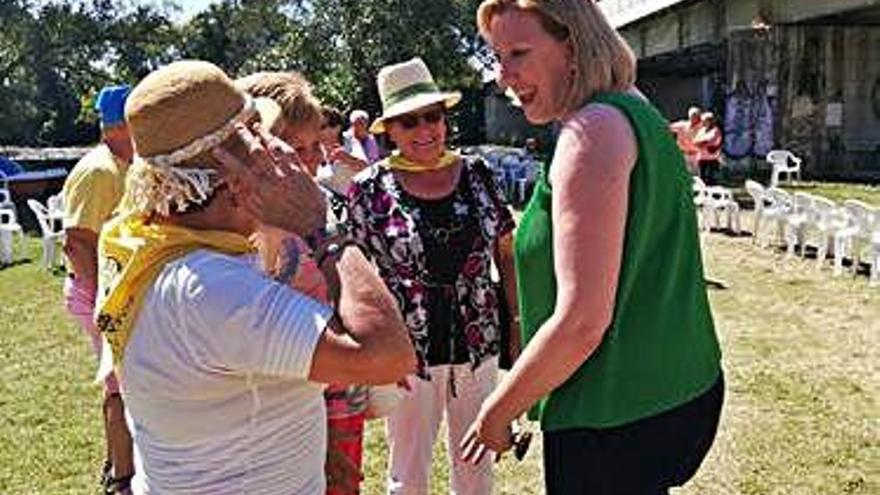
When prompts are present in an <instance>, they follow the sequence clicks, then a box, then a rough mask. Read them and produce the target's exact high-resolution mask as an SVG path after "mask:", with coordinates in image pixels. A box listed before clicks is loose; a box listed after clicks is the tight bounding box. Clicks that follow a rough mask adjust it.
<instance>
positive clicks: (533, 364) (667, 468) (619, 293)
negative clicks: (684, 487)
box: [462, 0, 724, 494]
mask: <svg viewBox="0 0 880 495" xmlns="http://www.w3.org/2000/svg"><path fill="white" fill-rule="evenodd" d="M477 18H478V25H479V29H480V31H481V33H482V35H483V36H484V37H485V38H486V39H487V41H488V42H489V44H490V45H491V47H492V49H493V50H494V51H495V53H496V54H497V55H498V59H499V61H500V67H501V73H500V82H501V84H502V85H504V86H507V87H508V88H510V89H512V90H513V91H514V92H515V94H516V95H517V97H518V98H519V100H520V101H521V102H522V108H523V110H524V112H525V114H526V117H527V118H528V120H529V121H530V122H532V123H535V124H543V123H547V122H551V121H558V122H560V124H561V132H560V136H559V140H558V142H557V147H556V153H555V155H554V158H553V161H552V163H551V164H550V166H549V168H548V169H547V170H546V173H545V175H544V176H543V177H542V178H541V179H540V180H539V182H538V184H537V186H536V191H535V193H534V195H533V196H532V199H531V201H530V203H529V206H528V208H527V209H526V212H525V214H524V216H523V218H522V221H521V223H520V225H519V227H518V229H517V234H516V239H515V243H514V244H515V248H514V252H515V259H516V269H517V279H518V286H519V287H518V290H519V309H520V315H521V318H522V319H521V326H522V332H523V340H524V342H528V343H527V345H526V346H525V347H524V349H523V351H522V354H521V355H520V357H519V359H518V361H517V362H516V363H515V364H514V366H513V369H512V370H511V372H510V373H509V374H508V375H507V376H505V378H504V379H503V380H502V381H501V383H500V384H499V386H498V387H497V388H496V389H495V391H493V393H492V394H491V395H490V396H489V398H488V399H487V400H486V401H485V403H484V404H483V406H482V408H481V410H480V413H479V415H478V416H477V419H476V421H475V422H474V424H473V425H472V427H471V429H470V430H469V433H468V435H467V436H466V438H465V441H464V442H463V443H462V448H463V452H462V455H463V456H464V457H466V458H479V457H480V456H481V455H482V454H483V453H484V452H485V450H486V449H487V448H488V449H489V450H492V451H495V452H502V451H504V450H506V449H507V448H509V447H510V444H511V434H510V429H509V426H508V425H509V424H510V423H511V421H512V420H513V419H514V418H516V417H517V416H518V415H519V414H521V413H522V412H523V411H526V410H527V409H529V408H532V409H531V417H532V418H534V419H538V420H540V422H541V428H542V430H543V431H544V472H545V477H546V481H545V482H546V487H547V492H548V493H550V494H575V493H578V494H580V493H589V494H648V493H651V494H654V493H667V490H668V489H669V487H672V486H678V485H681V484H683V483H685V482H686V481H687V480H688V479H690V478H691V477H692V476H693V475H694V473H695V472H696V470H697V468H698V467H699V465H700V462H701V461H702V459H703V458H704V457H705V454H706V453H707V451H708V450H709V447H710V446H711V444H712V441H713V439H714V436H715V432H716V429H717V425H718V420H719V414H720V411H721V404H722V399H723V387H724V386H723V378H722V373H721V367H720V351H719V346H718V342H717V338H716V336H715V330H714V324H713V322H712V314H711V312H710V308H709V302H708V298H707V295H706V290H705V284H704V281H703V271H702V261H701V255H700V246H699V239H698V234H697V225H696V216H695V214H694V207H693V203H692V200H691V177H690V175H689V174H688V172H687V170H686V168H685V166H684V161H683V158H682V154H681V152H680V151H679V150H678V148H677V146H676V143H675V140H674V139H673V137H672V136H671V135H670V133H669V131H668V125H669V124H668V122H667V121H666V120H665V119H664V118H663V117H662V116H661V115H660V114H659V113H658V112H657V110H656V109H655V108H654V107H653V106H652V105H651V104H650V102H648V101H647V100H646V99H645V97H644V96H642V95H641V94H640V93H639V92H638V90H636V88H635V86H634V80H635V74H636V70H635V58H634V56H633V54H632V52H631V50H630V49H629V47H628V46H627V45H626V43H625V42H624V41H623V39H622V38H621V37H620V36H619V35H618V34H617V33H616V32H615V31H614V29H613V28H612V27H611V26H610V25H609V24H608V22H607V20H606V19H605V18H604V17H603V15H602V13H601V12H600V10H599V9H598V7H596V5H595V4H594V3H592V2H588V1H585V0H543V1H542V0H486V1H484V2H483V3H482V5H481V6H480V9H479V12H478V15H477Z"/></svg>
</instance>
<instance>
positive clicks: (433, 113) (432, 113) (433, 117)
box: [394, 108, 446, 130]
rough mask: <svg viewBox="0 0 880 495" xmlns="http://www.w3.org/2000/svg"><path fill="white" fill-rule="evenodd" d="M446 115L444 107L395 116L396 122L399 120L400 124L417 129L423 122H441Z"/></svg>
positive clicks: (406, 127)
mask: <svg viewBox="0 0 880 495" xmlns="http://www.w3.org/2000/svg"><path fill="white" fill-rule="evenodd" d="M445 116H446V110H444V109H443V108H433V109H431V110H427V111H425V112H421V113H407V114H403V115H401V116H399V117H394V120H395V121H396V122H399V123H400V125H401V126H402V127H403V128H404V129H407V130H410V129H415V128H416V127H418V126H419V125H420V124H421V123H422V122H425V123H427V124H436V123H437V122H440V120H441V119H443V117H445Z"/></svg>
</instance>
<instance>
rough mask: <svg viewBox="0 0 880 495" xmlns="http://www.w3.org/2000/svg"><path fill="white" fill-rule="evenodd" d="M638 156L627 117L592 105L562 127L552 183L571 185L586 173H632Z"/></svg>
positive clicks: (633, 134) (636, 145)
mask: <svg viewBox="0 0 880 495" xmlns="http://www.w3.org/2000/svg"><path fill="white" fill-rule="evenodd" d="M637 155H638V143H637V141H636V135H635V131H634V130H633V126H632V124H631V123H630V121H629V119H628V118H627V116H626V115H625V114H624V113H623V112H622V111H621V110H619V109H617V108H615V107H613V106H611V105H607V104H604V103H590V104H588V105H585V106H584V107H583V108H581V109H580V110H578V111H577V112H574V113H573V114H572V115H570V116H569V117H568V118H567V119H566V120H565V121H564V122H563V124H562V129H561V131H560V134H559V140H558V142H557V146H556V153H555V155H554V157H553V162H554V166H553V167H551V172H550V174H551V175H550V180H551V182H552V183H554V184H556V183H560V182H569V181H570V180H571V178H572V176H575V175H582V174H589V175H594V174H612V175H614V174H620V173H626V174H628V173H629V171H630V170H631V168H632V166H633V165H634V164H635V160H636V157H637Z"/></svg>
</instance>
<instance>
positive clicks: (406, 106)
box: [370, 91, 461, 134]
mask: <svg viewBox="0 0 880 495" xmlns="http://www.w3.org/2000/svg"><path fill="white" fill-rule="evenodd" d="M460 101H461V93H460V92H458V91H452V92H448V93H422V94H420V95H416V96H413V97H412V98H407V99H405V100H403V101H401V102H399V103H395V104H394V105H391V106H390V107H388V108H387V109H385V111H384V112H382V115H381V116H380V117H379V118H377V119H376V120H374V121H373V123H372V124H371V125H370V132H371V133H373V134H381V133H383V132H385V121H387V120H388V119H393V118H394V117H399V116H401V115H405V114H408V113H410V112H414V111H416V110H418V109H420V108H425V107H429V106H431V105H436V104H437V103H443V105H444V106H445V107H446V108H452V107H454V106H455V105H457V104H458V102H460Z"/></svg>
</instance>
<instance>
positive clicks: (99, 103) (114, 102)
mask: <svg viewBox="0 0 880 495" xmlns="http://www.w3.org/2000/svg"><path fill="white" fill-rule="evenodd" d="M129 93H131V86H129V85H127V84H123V85H121V86H105V87H103V88H101V92H100V93H98V97H97V98H95V110H97V111H98V113H100V114H101V124H103V125H117V124H121V123H123V122H125V100H126V99H127V98H128V94H129Z"/></svg>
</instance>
